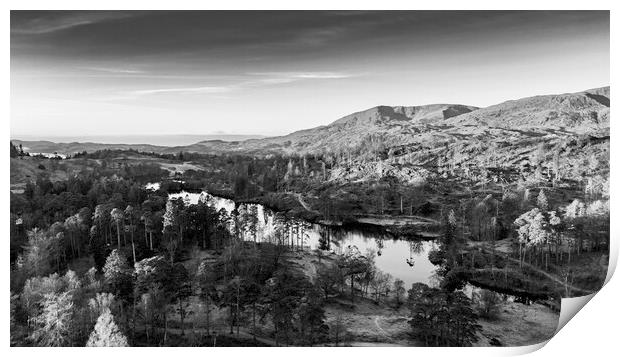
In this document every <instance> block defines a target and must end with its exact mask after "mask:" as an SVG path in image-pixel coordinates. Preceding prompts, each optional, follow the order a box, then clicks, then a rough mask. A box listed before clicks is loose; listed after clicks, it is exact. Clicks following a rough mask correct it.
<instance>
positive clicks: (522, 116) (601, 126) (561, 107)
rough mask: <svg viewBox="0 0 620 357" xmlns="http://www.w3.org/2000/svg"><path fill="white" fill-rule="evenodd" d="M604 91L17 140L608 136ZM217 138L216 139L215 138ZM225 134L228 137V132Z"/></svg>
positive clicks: (265, 150) (220, 145) (254, 148)
mask: <svg viewBox="0 0 620 357" xmlns="http://www.w3.org/2000/svg"><path fill="white" fill-rule="evenodd" d="M609 107H610V88H609V87H602V88H596V89H591V90H586V91H583V92H578V93H568V94H558V95H543V96H535V97H528V98H522V99H517V100H511V101H507V102H504V103H500V104H496V105H492V106H489V107H486V108H477V107H473V106H468V105H460V104H432V105H424V106H409V107H405V106H396V107H390V106H378V107H374V108H370V109H367V110H364V111H360V112H357V113H353V114H350V115H347V116H345V117H343V118H340V119H338V120H336V121H334V122H332V123H331V124H329V125H325V126H319V127H316V128H311V129H306V130H301V131H297V132H294V133H291V134H288V135H285V136H278V137H268V138H239V140H230V141H226V140H224V139H222V138H221V137H218V138H214V137H211V136H209V137H205V138H203V139H205V140H200V141H198V142H196V143H195V144H191V145H180V146H161V145H148V144H143V145H138V144H100V143H93V142H88V143H77V142H72V143H53V142H49V141H21V140H14V141H13V142H14V143H15V144H20V143H21V144H22V145H23V146H24V147H26V148H27V151H30V152H46V153H52V152H58V153H63V154H71V153H74V152H79V151H84V150H86V151H94V150H101V149H105V148H117V149H129V148H132V149H136V150H140V151H147V152H151V151H152V152H159V153H176V152H179V151H187V152H199V153H224V152H238V153H246V154H257V155H264V154H269V153H299V154H302V153H312V152H322V151H326V150H327V151H331V152H336V151H341V150H349V151H350V150H355V148H360V147H363V146H364V145H366V144H367V143H368V142H369V140H371V141H372V140H373V139H372V138H375V137H378V138H380V140H381V141H382V142H383V143H384V145H387V146H388V147H398V146H407V145H414V146H415V145H425V146H433V145H434V144H436V143H446V142H454V141H465V142H467V141H471V140H476V141H485V140H500V141H501V140H504V141H506V140H507V141H514V140H520V138H523V139H528V138H531V137H540V136H545V135H551V136H555V137H561V136H576V135H584V134H585V135H593V136H608V135H609ZM214 139H216V140H214ZM228 139H232V138H231V137H228Z"/></svg>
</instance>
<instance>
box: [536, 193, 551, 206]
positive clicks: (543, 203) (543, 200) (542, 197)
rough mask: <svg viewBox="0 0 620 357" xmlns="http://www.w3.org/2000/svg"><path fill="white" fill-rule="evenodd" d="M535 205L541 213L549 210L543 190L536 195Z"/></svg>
mask: <svg viewBox="0 0 620 357" xmlns="http://www.w3.org/2000/svg"><path fill="white" fill-rule="evenodd" d="M536 203H537V205H538V208H540V209H541V210H543V211H546V210H547V209H549V201H548V200H547V195H545V190H544V189H541V190H540V192H539V193H538V198H537V199H536Z"/></svg>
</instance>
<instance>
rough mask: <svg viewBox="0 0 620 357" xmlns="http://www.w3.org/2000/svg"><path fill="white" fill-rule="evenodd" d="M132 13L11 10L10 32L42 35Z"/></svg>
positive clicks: (128, 15) (119, 17)
mask: <svg viewBox="0 0 620 357" xmlns="http://www.w3.org/2000/svg"><path fill="white" fill-rule="evenodd" d="M133 15H134V13H132V12H116V11H95V12H82V11H69V12H59V11H43V12H28V11H13V12H11V33H13V34H20V35H42V34H47V33H51V32H56V31H61V30H67V29H70V28H73V27H77V26H84V25H90V24H94V23H98V22H102V21H106V20H113V19H121V18H126V17H130V16H133Z"/></svg>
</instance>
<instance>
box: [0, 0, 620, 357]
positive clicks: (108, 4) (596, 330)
mask: <svg viewBox="0 0 620 357" xmlns="http://www.w3.org/2000/svg"><path fill="white" fill-rule="evenodd" d="M3 3H4V4H6V5H5V6H6V10H5V11H4V12H3V14H2V15H3V16H2V22H3V25H4V26H3V27H2V28H3V30H4V33H3V36H2V41H3V46H2V50H3V51H4V56H3V60H4V69H5V70H4V72H3V73H4V81H3V83H4V86H3V88H2V90H3V95H4V98H5V101H4V102H5V103H6V106H5V108H6V109H5V111H4V113H5V118H6V119H5V123H4V126H3V130H6V131H5V132H4V137H5V142H6V141H9V139H10V124H9V119H8V118H9V117H10V115H9V114H10V111H9V106H10V101H9V98H10V97H9V95H10V94H9V93H10V92H9V88H10V81H9V80H8V78H9V77H10V50H9V49H10V47H9V43H10V33H9V21H10V12H9V9H16V10H17V9H24V10H26V9H31V10H35V9H83V10H88V9H92V10H97V9H101V10H104V9H108V10H115V9H118V10H132V9H177V10H181V9H187V10H191V9H265V10H266V9H291V10H294V9H299V10H302V9H316V10H319V9H326V10H330V9H331V10H334V9H363V10H372V9H377V10H379V9H394V10H397V9H401V10H405V9H411V10H413V9H417V10H442V9H443V10H500V9H503V10H512V9H515V10H516V9H521V10H527V9H535V10H561V9H564V10H612V12H611V17H612V24H611V39H612V40H611V59H613V60H612V61H611V63H617V62H618V56H617V47H618V45H617V42H618V38H619V37H618V36H617V30H618V26H617V21H615V20H617V17H618V16H617V15H616V10H617V8H618V5H617V4H618V3H620V2H618V1H615V2H614V1H596V0H590V1H574V0H564V1H561V2H560V1H554V2H552V1H542V0H534V1H532V0H521V1H502V2H499V1H479V0H469V1H456V0H453V1H438V0H435V1H423V2H412V1H393V0H382V1H368V0H357V1H340V2H338V1H334V0H331V1H329V0H314V1H294V2H293V1H289V2H287V1H274V0H263V1H238V0H231V1H210V2H205V1H183V0H176V1H174V2H171V1H167V2H166V1H148V2H139V1H129V0H108V1H75V0H72V1H67V0H56V1H41V0H38V1H6V2H3ZM614 40H616V41H615V43H614ZM614 60H615V61H614ZM617 75H618V73H617V71H616V70H615V69H614V68H613V67H612V68H611V77H612V78H611V79H612V80H611V82H614V83H618V82H617V81H615V79H616V78H617ZM584 89H585V88H584ZM614 123H615V120H612V124H611V126H612V132H616V131H617V126H618V125H617V124H614ZM616 146H617V145H615V140H612V141H611V147H612V153H616V152H617V150H616ZM1 157H2V159H1V160H2V162H3V166H2V167H4V168H5V169H6V172H5V174H4V175H3V176H2V180H3V185H4V187H6V186H9V182H8V181H9V177H8V171H9V169H8V168H9V157H8V155H6V153H5V155H2V156H1ZM611 157H612V162H611V167H612V177H611V182H610V185H611V191H612V202H611V211H612V214H613V213H615V212H618V210H617V208H618V200H617V199H615V197H616V194H615V191H616V190H615V189H614V187H618V184H620V182H619V180H618V179H617V175H616V172H615V171H616V168H617V167H618V165H617V164H618V160H620V159H619V158H618V157H615V156H614V155H613V154H612V156H611ZM2 192H3V193H2V202H3V203H4V211H3V217H4V219H2V220H0V222H1V223H0V224H1V225H2V229H3V232H4V233H5V234H4V239H3V241H2V242H3V244H4V248H5V249H4V252H5V253H4V257H5V259H7V260H8V254H9V253H8V252H9V249H8V248H9V239H8V234H7V233H8V225H7V222H8V220H7V219H6V218H7V217H8V216H9V204H8V203H9V191H8V190H6V189H5V190H4V191H2ZM617 233H618V228H617V225H616V224H615V223H614V220H613V219H612V222H611V237H612V256H611V257H610V258H611V259H612V260H614V261H615V260H617V253H618V247H617V243H618V242H617V239H615V238H616V237H618V234H617ZM8 276H9V268H8V262H6V261H5V263H4V269H3V270H2V282H3V286H4V287H5V289H6V287H8V285H9V277H8ZM617 280H618V279H615V280H611V282H610V283H609V284H608V285H607V286H605V287H604V289H603V290H602V293H600V294H597V296H595V297H594V298H593V300H592V301H591V302H590V303H589V304H587V305H586V306H585V307H584V308H583V310H582V311H581V312H580V313H578V314H577V316H576V317H575V318H573V320H572V321H570V322H569V323H568V324H567V327H566V328H564V329H562V330H561V331H560V332H559V333H558V335H557V336H555V337H554V338H553V339H551V341H550V342H549V343H548V344H547V346H546V347H544V348H543V349H541V350H540V351H539V352H537V354H538V355H541V356H542V355H545V356H555V355H557V356H573V355H588V354H592V355H596V354H601V352H603V355H610V354H611V352H610V351H614V350H616V348H617V344H616V339H617V332H616V331H617V325H618V321H617V318H618V316H620V314H619V313H618V311H619V310H618V305H617V304H618V301H620V300H619V299H618V297H620V294H619V290H620V284H619V283H618V281H617ZM1 296H2V306H3V307H4V308H2V309H1V311H2V312H1V313H2V321H3V324H2V336H3V337H4V348H5V349H6V350H8V351H7V352H11V353H19V354H30V353H45V354H47V355H62V356H63V357H66V356H67V355H69V356H71V355H77V354H82V353H84V352H85V351H84V350H82V349H67V348H56V349H51V348H46V349H41V348H37V349H25V348H21V349H15V348H13V349H9V347H8V346H9V317H8V311H9V309H8V305H9V294H7V293H6V291H5V293H4V294H2V295H1ZM544 345H545V344H544V343H543V344H540V345H537V346H530V347H525V348H506V347H502V348H465V349H459V350H456V349H450V348H415V349H410V348H381V347H376V348H356V349H355V350H341V349H328V348H317V347H314V348H295V350H294V351H291V350H289V349H274V348H269V349H256V348H255V349H248V348H220V349H208V350H206V349H197V348H194V349H188V348H185V349H183V350H182V352H181V351H171V350H172V349H171V348H148V349H144V350H140V352H142V351H144V352H142V353H148V354H154V355H161V356H164V355H167V354H170V353H175V352H181V353H184V354H191V355H194V354H195V355H205V354H217V355H224V354H226V355H230V354H237V353H239V354H240V355H241V354H244V355H256V354H260V355H262V354H269V355H270V356H278V355H283V356H284V355H285V354H286V355H288V354H290V353H291V352H294V353H295V354H296V355H299V356H315V355H316V354H342V353H355V354H362V355H366V354H368V355H370V354H372V355H375V354H384V353H389V354H391V355H403V356H405V355H407V356H411V355H412V354H415V355H431V354H432V355H433V356H452V355H454V354H456V353H458V354H459V356H481V355H482V356H485V355H490V356H496V355H515V354H523V353H528V352H531V351H534V350H537V349H538V348H540V347H542V346H544ZM119 352H120V353H121V354H128V355H129V354H135V353H136V352H138V351H135V350H134V349H122V350H120V349H117V350H114V351H113V352H112V353H115V354H116V353H119ZM88 353H89V354H94V355H102V356H103V355H106V357H107V355H109V354H110V353H111V351H110V350H108V349H90V350H88Z"/></svg>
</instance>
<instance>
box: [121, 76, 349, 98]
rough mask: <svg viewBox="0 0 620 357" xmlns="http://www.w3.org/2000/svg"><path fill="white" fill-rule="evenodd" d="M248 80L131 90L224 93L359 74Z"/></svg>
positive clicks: (140, 93)
mask: <svg viewBox="0 0 620 357" xmlns="http://www.w3.org/2000/svg"><path fill="white" fill-rule="evenodd" d="M246 75H247V77H248V78H247V80H244V81H240V82H237V83H231V84H227V85H208V86H198V87H181V86H179V87H170V88H156V89H141V90H134V91H131V92H129V93H128V94H129V95H132V96H144V95H153V94H166V93H187V94H191V93H194V94H223V93H230V92H234V91H237V90H242V89H251V88H260V87H265V86H271V85H278V84H287V83H293V82H298V81H307V80H332V79H345V78H351V77H356V76H358V75H354V74H349V73H340V72H254V73H247V74H246Z"/></svg>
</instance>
